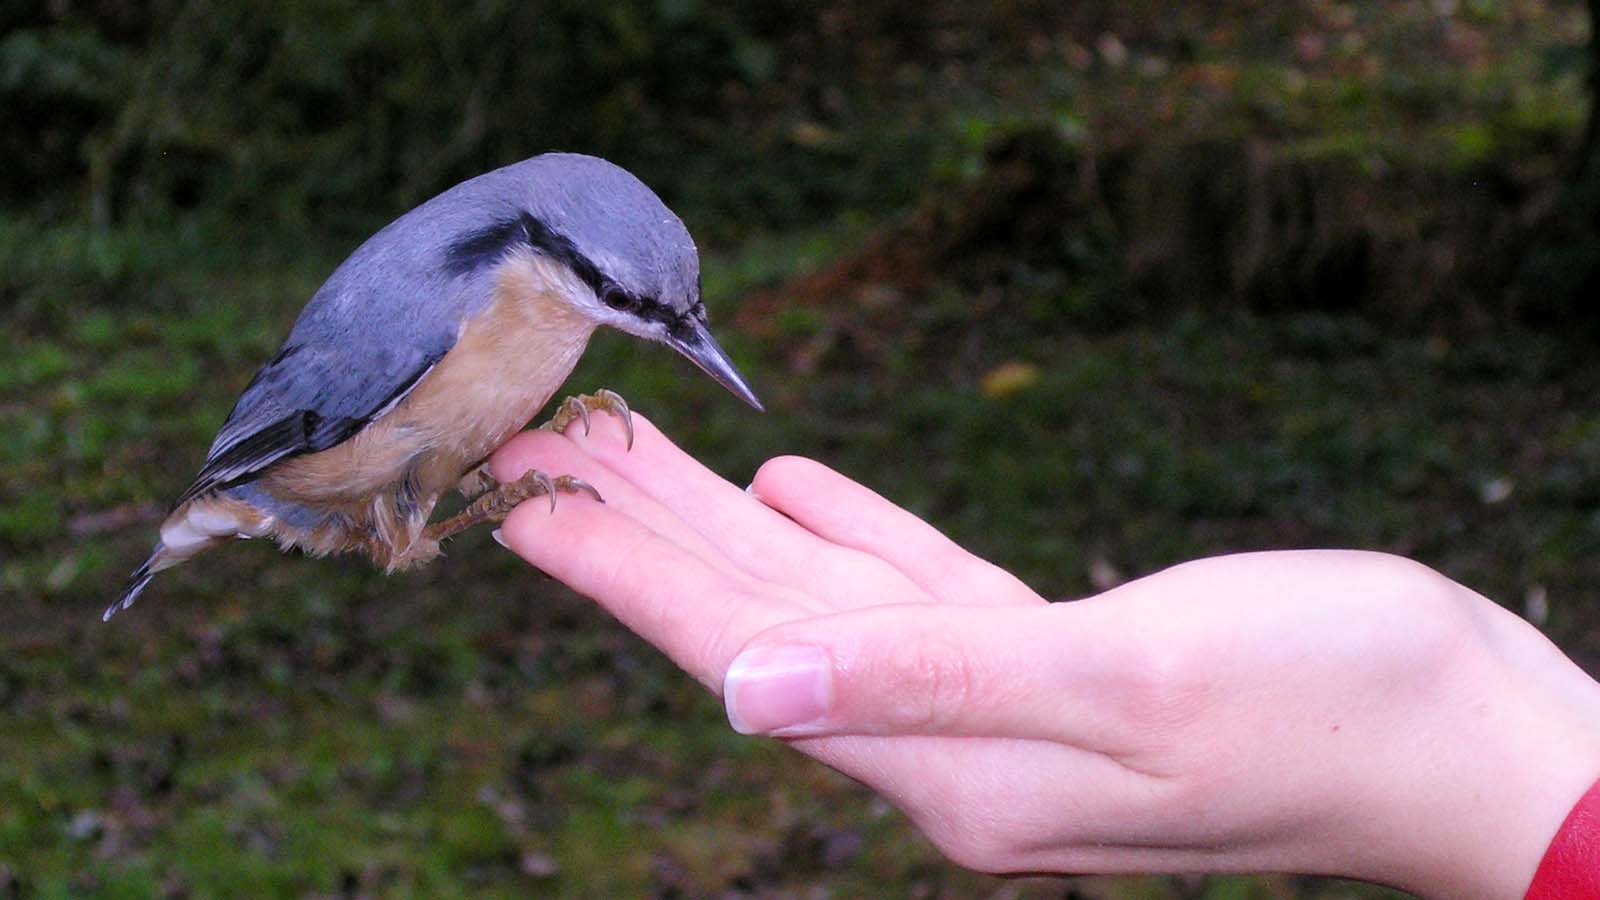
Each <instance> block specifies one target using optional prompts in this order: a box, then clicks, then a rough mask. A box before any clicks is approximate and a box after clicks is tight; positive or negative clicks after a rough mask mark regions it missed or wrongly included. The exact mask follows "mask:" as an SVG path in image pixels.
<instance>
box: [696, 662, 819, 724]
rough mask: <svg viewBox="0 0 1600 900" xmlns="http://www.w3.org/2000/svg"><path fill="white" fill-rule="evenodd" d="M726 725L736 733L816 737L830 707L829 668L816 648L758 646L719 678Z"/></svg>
mask: <svg viewBox="0 0 1600 900" xmlns="http://www.w3.org/2000/svg"><path fill="white" fill-rule="evenodd" d="M722 700H723V703H724V704H726V706H727V708H728V724H730V725H732V726H733V730H734V731H737V732H739V733H740V734H771V735H778V736H790V735H799V734H806V733H814V732H815V731H816V730H818V729H817V728H816V725H817V724H818V723H819V721H820V720H821V719H822V717H823V716H824V715H825V714H826V713H827V712H828V707H829V706H830V705H831V704H832V702H833V667H832V666H831V665H829V662H828V655H827V654H826V653H824V652H823V651H822V649H821V648H820V647H808V646H780V647H757V648H755V649H752V650H746V651H745V652H743V653H741V654H739V655H738V656H737V657H735V658H734V660H733V664H732V665H730V666H729V667H728V674H727V675H725V676H723V679H722Z"/></svg>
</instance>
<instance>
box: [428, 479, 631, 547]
mask: <svg viewBox="0 0 1600 900" xmlns="http://www.w3.org/2000/svg"><path fill="white" fill-rule="evenodd" d="M563 491H564V492H566V493H568V494H588V495H589V496H591V497H593V498H594V499H596V500H599V501H600V502H602V503H603V502H605V501H604V500H602V499H601V497H600V492H599V491H597V490H595V489H594V486H593V485H591V484H589V482H587V481H584V480H583V479H581V478H574V477H573V476H571V475H562V476H560V477H559V478H551V477H550V476H549V475H546V474H545V473H543V472H540V471H539V470H537V469H534V470H532V471H530V472H528V474H526V475H524V476H522V477H521V478H518V479H517V480H516V481H509V482H506V483H505V484H502V485H500V486H499V487H497V488H495V489H494V490H492V491H490V492H488V493H486V494H484V495H483V496H481V497H479V498H478V499H476V500H474V501H472V502H471V503H468V504H467V508H466V509H463V510H462V511H461V512H458V513H456V514H455V515H453V516H451V517H450V518H448V519H444V520H442V521H439V522H435V523H433V524H432V525H429V526H428V528H427V530H426V531H424V532H423V536H424V537H425V538H427V539H429V540H433V541H443V540H445V539H446V538H450V537H454V536H455V535H457V534H460V533H461V532H463V531H466V530H467V529H468V528H471V527H472V526H474V525H477V524H479V523H480V522H499V521H502V520H504V519H505V517H506V516H509V515H511V511H512V510H513V509H516V508H517V504H519V503H521V502H523V501H524V500H530V499H532V498H534V497H542V496H548V497H549V498H550V511H551V512H554V511H555V508H556V494H557V493H560V492H563Z"/></svg>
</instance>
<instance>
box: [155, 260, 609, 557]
mask: <svg viewBox="0 0 1600 900" xmlns="http://www.w3.org/2000/svg"><path fill="white" fill-rule="evenodd" d="M593 330H594V326H593V325H592V324H591V323H589V322H588V321H587V320H584V319H581V317H579V316H578V314H577V313H575V312H574V311H572V310H570V309H568V308H567V307H566V306H565V305H564V304H563V303H562V302H561V301H560V299H559V298H558V297H556V296H554V295H553V294H551V293H550V292H548V291H547V290H546V289H545V288H544V284H543V282H542V281H541V279H540V273H539V272H538V271H537V269H535V268H534V267H532V266H528V265H526V264H525V263H524V262H523V261H520V260H517V259H515V258H513V259H511V260H508V261H507V263H505V264H504V265H503V266H502V269H501V272H500V273H499V275H498V278H497V282H496V290H495V293H494V296H493V299H492V300H491V302H490V304H489V305H488V307H487V308H486V309H485V310H484V311H483V312H482V313H479V314H478V315H476V316H474V317H473V318H472V319H470V320H469V321H468V322H467V323H466V324H465V326H464V327H463V329H462V331H461V335H460V337H459V338H458V339H457V341H456V344H455V346H454V347H452V348H451V350H450V352H448V353H447V354H445V356H444V357H443V358H442V359H440V360H439V362H438V363H437V364H436V365H435V366H434V367H433V369H432V370H430V371H429V372H428V373H427V374H426V375H424V376H423V378H422V379H421V380H420V381H419V382H418V383H417V386H416V387H415V388H414V389H413V390H412V391H411V392H410V393H409V394H407V395H406V396H405V398H404V399H402V400H401V401H400V402H399V403H398V404H396V405H395V407H394V408H393V409H391V410H390V411H389V412H388V413H386V414H384V415H383V416H381V417H379V418H378V419H375V420H374V421H373V422H372V423H371V424H369V425H367V427H365V428H364V429H362V430H361V431H359V432H357V433H356V434H355V435H354V436H352V437H351V438H350V439H349V440H347V441H345V442H343V443H341V444H339V445H338V446H335V447H331V448H329V449H327V450H323V451H321V452H318V453H312V454H307V455H305V456H300V457H295V458H293V459H290V460H287V461H285V462H283V463H281V464H279V465H277V466H274V467H273V468H272V469H270V470H269V471H267V472H266V473H264V474H263V475H262V476H261V478H260V480H259V487H260V488H261V490H262V491H263V492H264V493H265V494H267V495H268V496H270V497H271V498H272V499H273V500H274V501H276V502H277V503H283V504H289V505H291V506H293V507H298V508H299V510H300V511H304V512H308V513H313V516H312V517H311V518H313V519H314V520H316V521H317V522H318V524H317V525H316V526H314V527H310V528H305V527H296V526H294V525H292V524H291V523H290V522H289V521H287V520H289V519H293V518H304V517H295V516H286V515H274V514H273V513H272V511H269V510H265V509H260V510H255V511H254V512H256V513H257V514H258V515H263V520H262V521H260V522H258V523H252V524H253V525H254V527H253V528H250V527H246V528H241V529H239V531H240V532H241V533H245V534H250V533H254V534H256V535H263V536H264V535H271V536H272V537H274V538H276V539H277V540H278V541H279V543H282V544H286V545H292V546H296V547H300V548H301V549H304V550H306V551H308V552H311V553H319V554H320V553H338V552H346V551H350V550H366V551H367V552H368V553H369V555H371V556H372V558H373V560H374V561H375V562H377V563H378V564H379V565H382V566H384V567H385V568H389V569H395V568H403V567H405V566H408V565H411V564H414V563H418V562H423V561H426V559H428V558H431V557H432V556H433V555H435V554H436V553H437V548H434V547H424V546H420V545H419V536H420V534H421V532H422V529H423V527H424V526H425V525H426V524H427V520H428V517H429V515H431V513H432V511H433V507H434V505H435V503H436V502H437V501H438V499H439V497H440V496H441V495H442V494H443V493H444V492H445V491H447V490H449V489H451V488H453V487H454V486H455V485H456V484H457V482H458V481H459V480H460V479H461V476H462V475H463V474H464V473H465V472H467V471H468V470H470V469H471V468H472V467H473V466H475V465H477V464H478V463H479V462H481V461H482V460H484V459H485V458H486V457H488V456H489V455H490V454H491V453H493V452H494V451H495V450H496V449H497V448H499V447H500V445H501V444H503V443H505V442H506V441H507V440H509V439H510V438H511V437H512V436H513V435H514V434H516V433H517V432H518V431H520V430H521V429H522V428H524V427H525V426H526V425H527V424H528V422H529V420H530V419H532V418H533V416H534V414H535V413H537V412H538V411H539V409H540V408H541V407H543V406H544V404H545V403H546V402H548V401H549V399H550V397H551V395H552V394H554V393H555V391H556V389H557V388H558V387H560V385H561V383H562V382H563V381H565V380H566V378H567V376H568V375H569V374H570V373H571V371H572V369H573V367H574V366H576V365H577V362H578V358H579V357H580V356H582V354H583V351H584V348H585V347H586V346H587V344H588V341H589V337H590V335H591V334H592V333H593ZM206 499H211V500H212V502H213V503H215V502H228V501H227V500H226V498H224V497H221V496H218V497H214V498H201V499H200V500H199V501H197V507H198V504H200V503H202V502H203V501H204V500H206ZM201 511H202V509H201V508H197V509H195V510H194V512H196V513H198V512H201ZM179 512H182V510H180V511H179Z"/></svg>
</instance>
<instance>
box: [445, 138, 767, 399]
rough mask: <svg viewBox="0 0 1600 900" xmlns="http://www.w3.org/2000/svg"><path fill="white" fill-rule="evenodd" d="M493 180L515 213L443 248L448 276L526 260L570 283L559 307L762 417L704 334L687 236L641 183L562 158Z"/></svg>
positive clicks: (561, 288) (590, 160)
mask: <svg viewBox="0 0 1600 900" xmlns="http://www.w3.org/2000/svg"><path fill="white" fill-rule="evenodd" d="M492 174H493V175H497V176H499V175H511V176H514V177H515V186H516V191H515V193H516V195H517V200H518V201H520V202H519V205H518V209H517V210H516V212H515V213H513V214H511V215H509V216H507V217H505V218H502V219H499V220H497V221H495V222H493V223H492V224H490V225H488V226H487V227H483V228H480V229H478V230H475V231H472V232H471V233H469V234H467V235H466V236H465V237H461V238H458V239H457V240H455V241H454V242H453V243H451V245H450V246H449V249H448V255H447V259H448V265H449V266H450V267H452V268H455V269H458V270H466V269H471V268H476V267H477V266H478V265H480V264H483V263H485V262H492V261H495V260H501V259H504V258H506V257H507V255H508V254H510V253H512V252H519V251H522V252H532V253H533V254H535V255H536V256H537V257H539V258H541V259H543V260H544V261H546V262H547V263H552V264H556V265H558V266H560V267H562V269H563V270H564V271H565V272H567V273H570V275H571V276H572V277H568V278H562V279H559V282H560V284H559V285H557V290H558V293H559V298H558V299H559V302H562V303H564V304H566V305H567V306H569V307H570V308H571V309H573V310H574V311H576V312H577V313H579V314H580V315H582V316H583V317H584V318H586V319H588V320H589V321H591V322H593V323H594V324H597V325H609V326H611V327H612V328H616V329H618V330H620V331H624V332H627V333H629V334H632V335H637V336H638V337H642V338H646V339H648V340H652V341H657V342H660V343H663V344H666V345H667V346H669V347H671V348H673V349H674V350H677V351H678V352H679V353H682V354H683V355H684V356H686V357H688V358H689V360H690V361H692V362H693V363H694V364H695V365H697V366H699V367H700V368H701V369H702V370H703V371H705V373H706V374H707V375H710V376H711V377H712V378H714V379H715V380H716V381H717V383H719V384H721V385H722V386H723V387H725V388H727V389H728V390H729V391H732V392H733V393H734V395H736V396H738V397H739V398H740V399H741V400H744V401H745V402H746V403H748V404H750V405H751V406H753V407H755V408H756V409H758V410H759V409H761V408H762V406H761V401H760V400H758V399H756V395H755V392H754V391H752V390H751V389H750V386H749V384H747V383H746V382H745V380H744V377H743V376H742V375H740V374H739V371H738V369H736V368H735V367H734V365H733V361H732V360H730V359H729V358H728V354H727V352H726V351H724V350H723V349H722V346H721V345H720V344H718V343H717V340H716V338H715V337H713V336H712V334H711V329H710V326H709V325H708V323H707V321H706V306H705V303H704V302H703V301H702V300H701V298H700V257H699V254H698V252H697V251H696V250H695V246H694V240H693V238H691V237H690V236H689V230H688V229H687V228H685V227H684V224H683V222H682V220H680V219H679V218H678V217H677V216H676V215H675V214H673V212H672V210H670V209H668V208H667V206H666V204H664V203H662V202H661V199H660V198H659V197H657V196H656V195H655V193H654V192H653V191H651V190H650V189H649V188H648V187H646V186H645V185H644V183H643V182H641V181H640V180H639V179H637V178H635V177H634V176H633V175H632V174H630V173H629V172H627V171H626V170H624V169H622V168H620V167H618V166H616V165H613V164H611V163H609V162H606V161H605V160H603V159H598V158H596V157H592V156H582V155H578V154H570V153H547V154H544V155H542V156H536V157H534V158H533V159H530V160H526V161H524V162H522V163H518V164H516V165H515V166H509V167H507V168H506V169H502V170H499V171H498V172H496V173H492Z"/></svg>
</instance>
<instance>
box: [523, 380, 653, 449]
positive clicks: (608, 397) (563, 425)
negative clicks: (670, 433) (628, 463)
mask: <svg viewBox="0 0 1600 900" xmlns="http://www.w3.org/2000/svg"><path fill="white" fill-rule="evenodd" d="M594 410H600V411H602V412H609V413H611V414H612V415H615V416H616V417H617V418H619V419H621V420H622V430H623V432H624V433H625V434H626V436H627V447H628V449H629V450H632V449H633V411H632V410H630V409H628V401H626V400H624V399H622V395H621V394H619V393H617V392H616V391H613V390H610V389H609V388H601V389H600V390H598V391H595V392H594V393H592V394H575V395H573V396H571V397H568V398H567V399H565V400H563V401H561V406H559V407H557V409H556V412H555V415H553V416H551V417H550V421H548V422H546V423H544V424H543V425H540V426H539V429H540V430H541V431H554V432H555V433H557V434H565V433H566V431H567V428H569V427H570V426H571V425H572V423H573V422H582V423H583V433H584V434H588V433H589V427H590V425H591V424H592V422H591V421H590V418H589V413H590V412H592V411H594Z"/></svg>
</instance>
